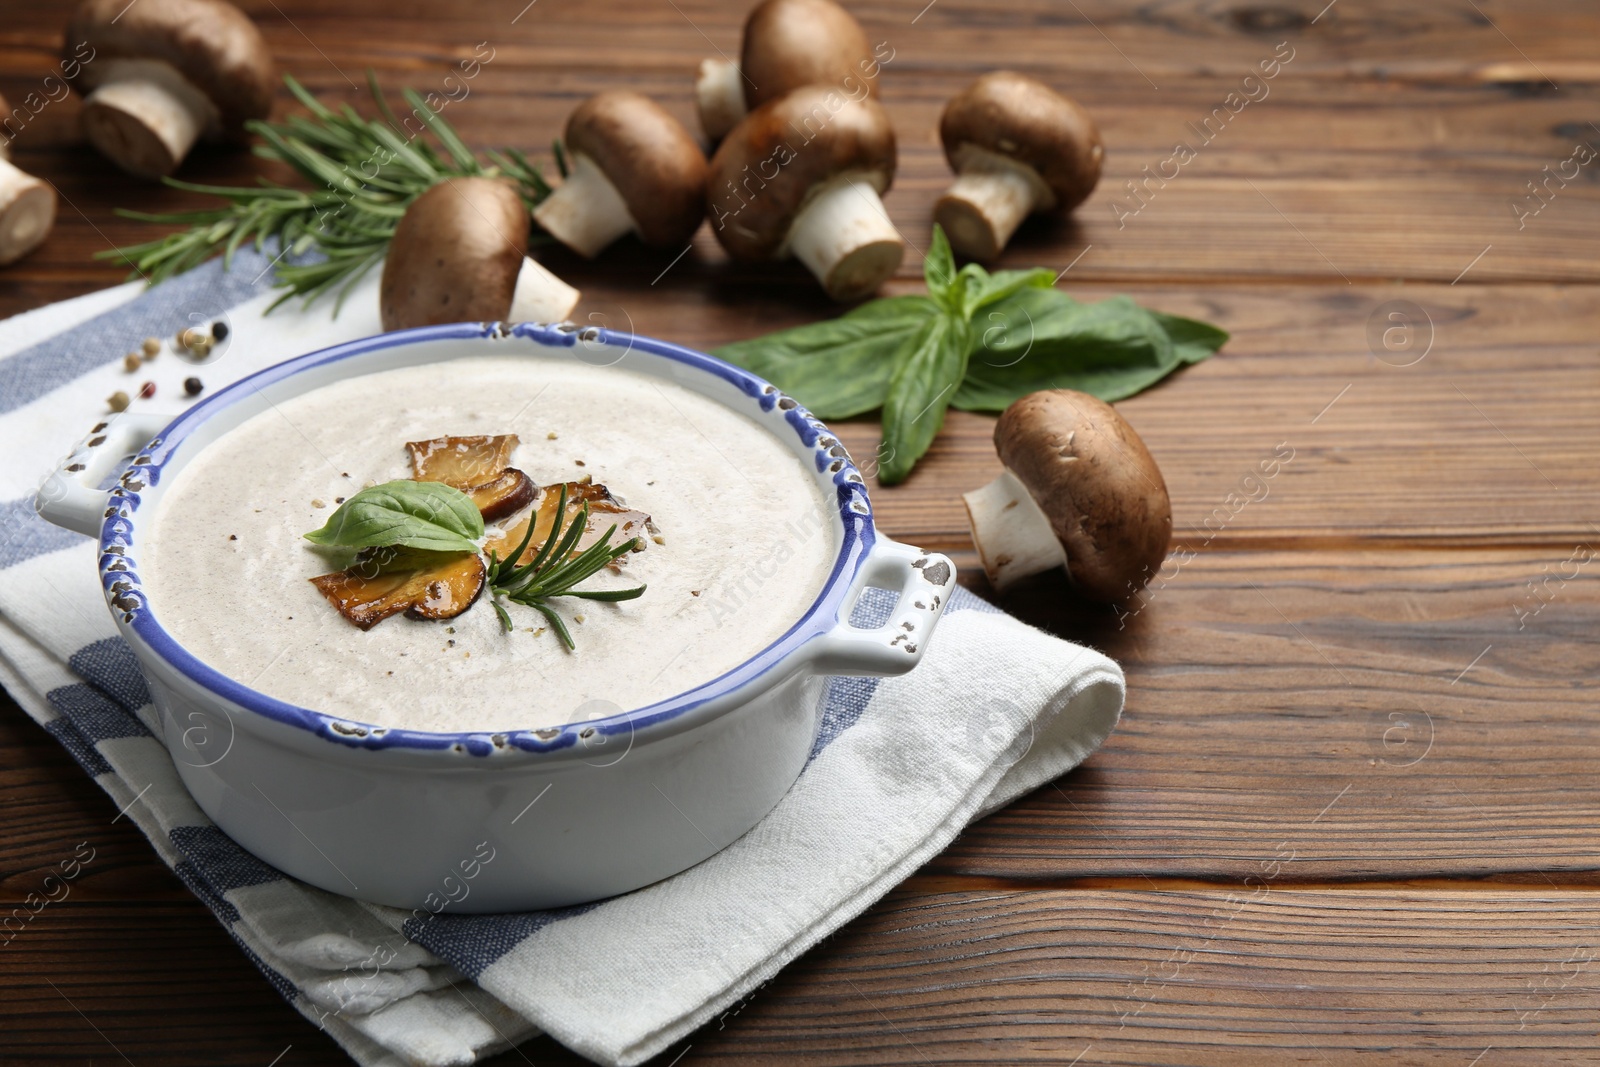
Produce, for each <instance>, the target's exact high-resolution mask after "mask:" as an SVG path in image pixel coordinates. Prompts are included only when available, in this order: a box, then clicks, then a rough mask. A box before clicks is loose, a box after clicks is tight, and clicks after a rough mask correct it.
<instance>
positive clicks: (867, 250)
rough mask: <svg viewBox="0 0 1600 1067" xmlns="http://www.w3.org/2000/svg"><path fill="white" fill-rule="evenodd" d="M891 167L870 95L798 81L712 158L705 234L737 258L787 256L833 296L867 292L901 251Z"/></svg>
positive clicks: (890, 142) (890, 141)
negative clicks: (892, 215)
mask: <svg viewBox="0 0 1600 1067" xmlns="http://www.w3.org/2000/svg"><path fill="white" fill-rule="evenodd" d="M894 168H895V140H894V128H893V127H892V126H891V125H890V124H889V116H888V115H887V114H886V113H885V112H884V110H883V107H882V106H881V105H879V104H878V102H877V101H876V100H872V99H870V98H866V99H862V100H852V99H850V98H848V97H845V96H844V95H842V94H841V93H838V92H836V91H834V90H831V89H829V88H827V86H822V85H811V86H806V87H804V88H801V89H797V90H795V91H794V92H792V93H790V94H789V95H787V96H784V97H780V98H779V99H777V100H774V101H772V102H771V103H768V104H763V105H762V106H761V107H758V108H756V110H754V111H752V112H751V113H750V114H749V115H748V116H747V117H746V118H745V120H744V121H743V122H741V123H739V125H738V126H736V127H734V130H733V132H732V133H730V134H729V135H728V136H727V138H726V139H725V140H724V141H723V142H722V146H721V147H720V148H718V149H717V153H716V155H715V156H713V157H712V159H711V177H710V181H709V182H708V185H707V213H708V214H709V215H710V217H711V229H712V232H713V233H715V234H716V236H717V240H718V241H720V242H721V243H722V246H723V247H724V248H726V249H727V250H728V254H729V255H731V256H732V257H733V258H734V259H738V260H744V261H750V262H753V261H759V260H768V259H781V258H784V257H785V256H789V255H793V256H794V257H795V258H796V259H798V260H800V262H802V263H804V264H805V265H806V266H807V267H808V268H810V270H811V273H812V274H814V275H816V277H817V280H818V281H820V282H821V283H822V286H823V288H824V289H826V290H827V291H828V294H829V295H830V296H832V297H833V298H834V299H835V300H856V299H860V298H862V297H865V296H870V295H871V294H872V293H873V292H875V291H876V290H877V288H878V286H880V285H881V284H883V282H884V281H885V280H887V279H888V277H889V276H890V275H892V274H893V273H894V272H895V269H896V268H898V267H899V266H900V261H901V259H902V258H904V256H905V241H904V240H903V239H902V238H901V237H900V233H899V231H898V230H896V229H895V228H894V224H893V223H891V222H890V221H889V215H888V212H886V211H885V210H884V207H883V199H882V194H883V193H884V191H886V190H887V189H888V188H889V183H890V182H892V181H893V180H894Z"/></svg>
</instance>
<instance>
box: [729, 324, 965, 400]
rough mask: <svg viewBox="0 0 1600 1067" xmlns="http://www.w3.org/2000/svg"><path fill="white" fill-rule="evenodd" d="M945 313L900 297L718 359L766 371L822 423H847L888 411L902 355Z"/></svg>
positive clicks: (745, 344) (742, 346)
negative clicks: (885, 401)
mask: <svg viewBox="0 0 1600 1067" xmlns="http://www.w3.org/2000/svg"><path fill="white" fill-rule="evenodd" d="M938 310H939V309H938V306H937V305H936V304H934V302H933V301H932V300H929V299H928V298H927V297H925V296H892V297H888V298H886V299H883V300H874V301H872V302H870V303H867V304H862V305H861V306H860V307H858V308H856V309H854V310H853V311H851V312H849V313H848V314H846V315H844V316H843V317H841V318H837V319H830V320H828V321H825V322H817V323H813V324H811V325H810V326H800V327H797V328H795V329H792V330H783V331H780V332H779V333H774V334H768V335H767V336H765V337H757V338H754V339H752V340H749V341H737V342H735V343H733V344H731V345H723V346H722V347H721V348H718V349H715V350H714V351H713V352H712V353H711V354H712V355H714V356H717V357H718V358H720V359H725V360H727V361H728V362H729V363H736V364H738V365H739V366H741V367H744V368H746V369H747V370H750V371H753V372H754V373H756V374H759V375H760V376H761V377H763V378H765V379H766V380H767V381H769V382H771V383H772V384H773V385H776V386H777V387H778V388H779V389H782V390H783V391H784V392H786V393H788V394H789V395H790V396H792V397H794V398H795V399H796V400H798V401H800V403H802V404H804V405H805V406H806V407H807V408H809V409H810V410H811V413H812V414H813V415H815V416H817V418H819V419H844V418H849V417H850V416H852V415H859V414H861V413H862V412H864V411H871V410H873V409H874V408H879V407H882V406H883V398H884V395H885V393H886V392H887V391H888V388H889V376H890V375H891V374H892V373H893V372H894V355H895V353H896V352H898V351H899V350H900V349H901V347H902V346H904V344H905V343H906V341H907V340H909V339H910V338H911V336H912V335H913V334H915V333H916V332H917V330H918V329H920V328H921V327H922V325H923V323H925V322H926V321H927V320H928V319H929V317H931V316H932V315H934V314H935V313H936V312H937V311H938Z"/></svg>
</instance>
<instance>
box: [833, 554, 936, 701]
mask: <svg viewBox="0 0 1600 1067" xmlns="http://www.w3.org/2000/svg"><path fill="white" fill-rule="evenodd" d="M955 584H956V565H955V564H954V563H952V562H950V560H949V558H948V557H946V556H941V555H939V554H938V553H937V552H924V551H922V550H921V549H919V548H913V547H912V546H910V545H903V544H901V543H900V542H898V541H891V540H889V539H888V538H886V537H882V536H879V538H878V540H877V541H876V542H875V543H874V544H873V546H872V551H871V553H870V554H869V555H868V556H867V561H866V564H865V565H864V566H863V567H862V569H861V576H860V577H859V578H858V579H857V582H856V590H855V592H856V595H855V596H854V597H852V598H850V600H849V601H848V604H849V605H850V608H847V609H845V610H843V611H841V613H840V615H841V618H840V619H839V622H838V625H836V626H835V627H834V628H833V629H832V630H829V631H828V632H827V633H825V634H823V635H822V636H821V637H819V638H817V639H816V641H814V642H813V643H812V653H811V665H812V668H813V669H814V670H816V671H817V673H819V674H844V675H877V676H883V675H891V674H904V673H906V672H907V671H909V670H910V669H911V668H913V667H915V666H916V665H917V663H918V662H920V661H921V659H922V650H923V649H924V648H925V647H926V646H927V643H928V639H929V638H930V637H932V636H933V628H934V626H935V624H937V623H938V621H939V616H940V614H941V613H942V612H943V610H944V607H945V605H946V604H948V603H949V601H950V591H951V589H953V588H954V587H955ZM869 586H871V587H876V588H884V589H891V590H896V591H898V593H899V598H898V599H897V600H896V601H895V605H894V610H893V611H891V612H890V613H889V619H888V621H887V622H885V623H884V624H883V625H881V626H878V627H875V628H872V629H862V628H860V627H857V626H852V625H850V621H849V618H850V611H851V609H853V608H854V606H855V604H856V602H857V601H858V600H859V599H860V594H861V593H862V592H864V591H865V589H866V588H867V587H869Z"/></svg>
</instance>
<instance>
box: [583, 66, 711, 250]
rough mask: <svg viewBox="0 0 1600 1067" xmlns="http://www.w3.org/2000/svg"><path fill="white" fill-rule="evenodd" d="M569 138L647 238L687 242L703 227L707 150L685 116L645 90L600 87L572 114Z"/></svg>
mask: <svg viewBox="0 0 1600 1067" xmlns="http://www.w3.org/2000/svg"><path fill="white" fill-rule="evenodd" d="M566 140H567V147H568V148H569V149H571V150H572V151H574V152H582V153H583V154H584V155H586V156H588V157H589V158H590V159H592V160H594V162H595V165H596V166H598V167H599V168H600V170H601V171H602V172H604V174H605V176H606V177H607V178H608V179H609V180H610V182H611V184H612V185H614V186H615V187H616V190H617V192H618V193H619V194H620V195H621V196H622V200H623V203H625V204H627V205H628V214H629V215H630V216H631V217H632V218H633V221H634V223H635V224H636V225H637V226H638V228H639V237H640V239H641V240H643V241H644V243H645V244H647V245H678V244H682V243H683V242H684V241H687V240H688V239H689V238H690V236H692V235H693V234H694V231H695V230H696V229H697V228H699V226H700V220H701V219H703V218H705V188H706V156H705V153H704V152H702V151H700V145H699V143H698V142H696V141H695V139H694V137H693V136H691V135H690V133H689V131H688V130H686V129H684V127H683V123H681V122H679V121H678V120H677V119H675V118H673V117H672V113H671V112H669V111H667V109H666V108H664V107H662V106H661V105H660V104H658V103H656V102H655V101H654V100H652V99H650V98H649V97H648V96H643V95H641V94H639V93H630V92H605V93H596V94H595V95H594V96H591V97H590V98H589V99H587V100H585V101H584V102H583V103H581V104H579V105H578V108H577V110H576V111H574V112H573V113H572V115H571V117H569V118H568V119H567V135H566Z"/></svg>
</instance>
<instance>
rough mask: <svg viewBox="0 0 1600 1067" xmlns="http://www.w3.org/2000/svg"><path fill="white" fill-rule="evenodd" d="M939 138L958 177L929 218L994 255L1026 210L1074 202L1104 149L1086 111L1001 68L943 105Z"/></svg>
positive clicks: (1085, 191) (1087, 187)
mask: <svg viewBox="0 0 1600 1067" xmlns="http://www.w3.org/2000/svg"><path fill="white" fill-rule="evenodd" d="M939 137H940V139H941V140H942V141H943V142H944V154H945V158H946V159H948V160H949V161H950V166H951V169H953V170H954V171H955V172H956V174H957V175H959V177H957V179H956V181H955V184H954V185H952V186H951V187H950V189H949V191H948V192H946V193H945V194H944V196H942V197H940V198H939V202H938V204H936V205H935V207H934V212H933V217H934V221H935V222H937V223H938V224H939V225H940V226H942V227H944V232H945V234H946V235H947V236H948V237H949V238H950V245H951V247H953V248H954V249H955V250H956V251H957V252H960V253H961V254H962V255H965V256H969V257H971V258H973V259H992V258H993V257H994V256H996V255H998V254H999V253H1000V250H1001V249H1002V248H1004V247H1005V246H1006V242H1007V241H1009V240H1011V235H1012V234H1013V233H1015V232H1016V230H1017V227H1018V226H1019V225H1021V223H1022V220H1023V219H1024V218H1026V217H1027V216H1028V215H1030V214H1032V213H1033V212H1035V211H1055V212H1067V211H1070V210H1072V209H1073V208H1074V207H1077V206H1078V205H1079V204H1081V203H1082V202H1083V201H1084V200H1085V199H1086V198H1087V197H1088V195H1089V193H1090V192H1092V191H1093V190H1094V187H1095V183H1096V182H1098V181H1099V180H1100V161H1101V157H1102V156H1103V155H1104V154H1105V149H1104V147H1103V146H1102V145H1101V143H1100V131H1099V130H1098V129H1097V128H1096V127H1095V124H1094V120H1093V119H1091V118H1090V117H1089V114H1088V112H1086V111H1084V110H1083V108H1081V107H1079V106H1078V105H1077V104H1076V103H1074V102H1073V101H1071V100H1069V99H1067V98H1066V97H1064V96H1062V95H1061V94H1060V93H1057V92H1056V91H1055V90H1054V89H1051V88H1050V87H1049V86H1048V85H1045V84H1043V83H1042V82H1038V81H1035V80H1034V79H1032V78H1029V77H1026V76H1024V75H1021V74H1016V73H1013V72H1012V71H1008V70H999V71H994V72H993V73H990V74H985V75H984V76H983V77H981V78H979V79H978V80H977V81H975V82H973V83H972V84H971V85H969V86H967V88H966V89H964V90H962V91H961V92H960V93H959V94H958V95H956V96H955V97H954V98H953V99H952V100H951V101H950V102H949V103H948V104H946V105H945V109H944V115H943V117H942V118H940V120H939Z"/></svg>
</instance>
